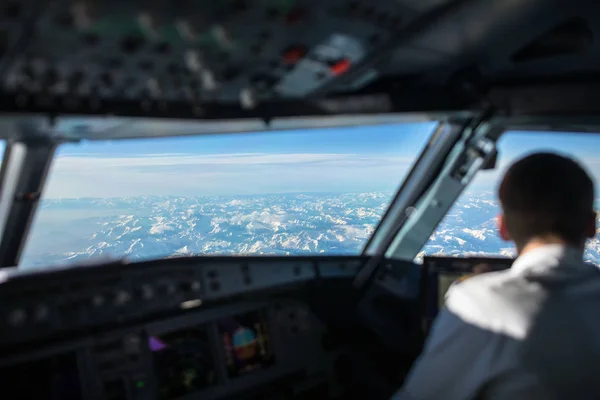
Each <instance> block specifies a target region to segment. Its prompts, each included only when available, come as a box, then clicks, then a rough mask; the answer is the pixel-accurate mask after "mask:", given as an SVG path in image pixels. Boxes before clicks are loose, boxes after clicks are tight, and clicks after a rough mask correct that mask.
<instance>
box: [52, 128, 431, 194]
mask: <svg viewBox="0 0 600 400" xmlns="http://www.w3.org/2000/svg"><path fill="white" fill-rule="evenodd" d="M435 126H436V124H435V123H431V122H429V123H411V124H390V125H376V126H359V127H344V128H328V129H311V130H296V131H280V132H260V133H248V134H224V135H214V136H196V137H180V138H165V139H148V140H131V141H113V142H86V143H81V144H66V145H63V146H61V148H60V149H59V151H58V154H57V156H58V157H57V159H56V160H55V162H54V164H53V166H52V170H51V172H50V179H49V182H48V184H47V186H46V189H45V197H52V198H56V197H117V196H136V195H177V196H199V195H209V196H210V195H226V196H227V195H252V194H266V193H291V192H292V193H293V192H365V191H394V190H396V189H397V188H398V186H399V185H400V183H401V182H402V180H403V178H404V176H405V175H406V173H407V172H408V170H409V168H410V167H411V166H412V163H413V162H414V160H415V159H416V157H417V155H418V154H419V153H420V152H421V151H422V149H423V147H424V146H425V144H426V142H427V140H428V139H429V137H430V135H431V133H432V132H433V129H434V128H435Z"/></svg>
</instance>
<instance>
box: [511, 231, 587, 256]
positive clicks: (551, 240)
mask: <svg viewBox="0 0 600 400" xmlns="http://www.w3.org/2000/svg"><path fill="white" fill-rule="evenodd" d="M552 244H558V245H562V246H567V247H572V248H575V249H578V250H581V251H583V250H584V245H585V243H582V244H579V245H574V244H573V243H569V242H567V241H566V240H564V239H561V238H560V237H558V236H554V235H548V236H545V237H539V238H533V239H531V240H529V241H528V242H527V243H525V244H524V245H521V246H519V245H517V253H518V255H519V256H522V255H523V254H525V253H528V252H530V251H531V250H534V249H537V248H539V247H542V246H547V245H552Z"/></svg>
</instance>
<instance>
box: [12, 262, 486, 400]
mask: <svg viewBox="0 0 600 400" xmlns="http://www.w3.org/2000/svg"><path fill="white" fill-rule="evenodd" d="M366 260H367V258H364V257H235V258H231V257H187V258H172V259H166V260H157V261H151V262H139V263H131V264H127V263H114V264H111V265H100V266H82V267H78V268H66V269H53V270H48V271H42V272H23V271H21V272H19V271H16V270H4V271H1V272H0V280H1V283H0V317H1V319H0V354H1V356H0V381H1V385H2V389H3V391H5V393H14V394H15V396H16V397H13V398H24V399H31V398H46V399H94V400H95V399H98V400H100V399H108V400H119V399H196V398H202V399H221V398H294V399H296V398H298V399H304V398H307V399H308V398H314V397H318V398H364V396H369V398H387V397H389V395H390V394H391V393H392V392H393V390H394V389H395V388H397V387H398V386H399V385H400V384H401V382H402V379H403V377H404V374H405V373H406V371H407V370H408V368H409V367H410V365H411V363H412V361H413V360H414V357H416V356H417V355H418V352H419V350H420V347H419V346H420V345H419V344H420V343H421V342H422V341H423V339H424V331H423V330H422V329H421V327H420V323H419V322H420V321H419V318H420V317H421V316H422V310H423V309H424V308H423V307H424V304H425V303H427V301H426V296H425V297H424V295H425V294H428V293H429V294H431V293H434V291H433V287H430V288H429V289H428V290H425V291H424V290H422V288H423V285H424V283H428V282H430V280H429V279H426V280H423V277H424V276H426V275H423V274H424V272H426V274H429V275H431V273H432V272H431V271H433V270H435V268H437V266H434V265H433V264H431V262H430V263H429V264H427V263H426V264H425V266H419V265H417V264H414V263H412V262H405V261H393V260H384V262H383V263H382V264H381V266H380V267H379V268H378V272H377V274H376V278H375V279H374V281H373V284H372V285H370V287H369V288H367V289H366V290H365V291H364V292H359V291H357V290H355V289H354V288H353V286H352V284H351V282H352V279H353V278H354V276H355V274H356V273H357V272H358V270H359V269H360V268H361V267H362V266H363V264H364V263H365V261H366ZM430 261H431V260H430ZM466 263H467V264H469V262H466ZM471 264H473V263H470V264H469V265H471ZM473 265H474V264H473ZM427 304H429V303H427Z"/></svg>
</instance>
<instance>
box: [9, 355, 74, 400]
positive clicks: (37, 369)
mask: <svg viewBox="0 0 600 400" xmlns="http://www.w3.org/2000/svg"><path fill="white" fill-rule="evenodd" d="M0 382H2V383H1V386H0V389H1V390H2V393H3V398H7V399H15V400H21V399H23V400H24V399H27V400H29V399H48V400H79V399H83V393H82V390H81V381H80V379H79V370H78V368H77V356H76V353H74V352H73V353H66V354H59V355H54V356H51V357H46V358H42V359H37V360H33V361H29V362H26V363H23V364H17V365H9V366H6V367H0Z"/></svg>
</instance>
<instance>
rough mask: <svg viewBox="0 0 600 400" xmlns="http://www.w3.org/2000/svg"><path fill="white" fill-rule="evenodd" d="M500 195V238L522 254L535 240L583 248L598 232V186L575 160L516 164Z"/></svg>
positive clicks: (547, 158)
mask: <svg viewBox="0 0 600 400" xmlns="http://www.w3.org/2000/svg"><path fill="white" fill-rule="evenodd" d="M498 195H499V198H500V204H501V206H502V215H501V216H500V217H499V218H498V223H499V230H500V236H501V237H502V238H503V239H504V240H512V241H514V242H515V245H516V246H517V250H518V251H519V252H520V251H522V250H523V248H524V247H525V246H526V245H528V244H530V243H534V242H537V243H540V244H542V243H564V244H567V245H570V246H574V247H578V248H583V246H584V245H585V241H586V239H587V238H591V237H594V235H595V233H596V221H595V217H596V215H595V212H594V183H593V182H592V179H591V178H590V177H589V175H588V174H587V172H586V171H585V170H584V169H583V168H582V167H581V166H580V165H579V164H578V163H576V162H575V161H573V160H571V159H570V158H566V157H562V156H559V155H556V154H551V153H536V154H532V155H529V156H527V157H525V158H523V159H521V160H519V161H517V162H516V163H514V164H513V165H512V166H511V167H510V168H509V169H508V171H507V172H506V174H505V175H504V178H503V180H502V183H501V184H500V187H499V190H498Z"/></svg>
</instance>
